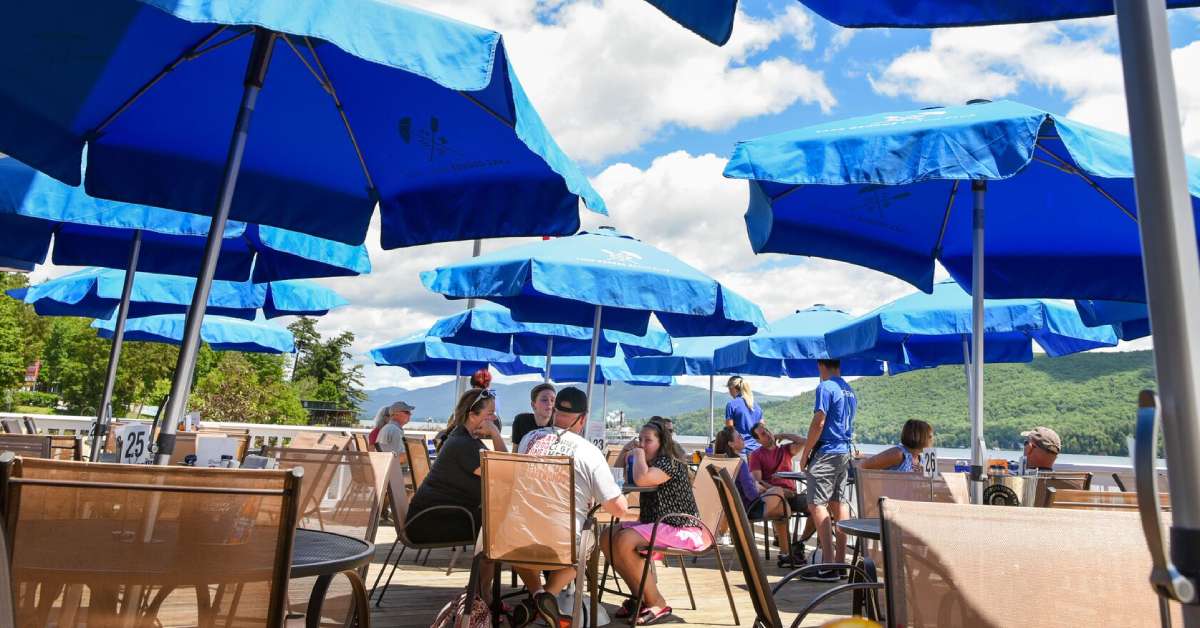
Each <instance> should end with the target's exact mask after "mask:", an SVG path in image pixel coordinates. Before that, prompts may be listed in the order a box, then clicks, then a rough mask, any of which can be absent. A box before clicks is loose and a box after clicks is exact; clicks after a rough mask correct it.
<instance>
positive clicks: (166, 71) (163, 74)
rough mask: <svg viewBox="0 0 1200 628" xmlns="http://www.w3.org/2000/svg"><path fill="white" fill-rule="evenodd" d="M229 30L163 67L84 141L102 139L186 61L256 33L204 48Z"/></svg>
mask: <svg viewBox="0 0 1200 628" xmlns="http://www.w3.org/2000/svg"><path fill="white" fill-rule="evenodd" d="M228 29H229V27H228V26H220V27H218V28H217V29H215V30H213V32H211V33H209V34H208V35H205V36H204V37H203V38H202V39H200V41H198V42H196V43H195V45H193V46H192V47H190V48H188V49H187V50H186V51H184V52H183V54H181V55H179V56H178V57H176V58H175V59H174V60H173V61H171V62H170V63H168V64H167V65H166V66H165V67H163V69H161V70H159V71H158V74H155V75H154V76H152V77H150V80H149V81H146V83H145V84H143V85H142V86H141V87H140V88H138V90H137V91H136V92H134V93H133V95H132V96H130V97H129V98H127V99H126V100H125V102H123V103H121V106H119V107H117V109H116V110H115V111H113V112H112V113H110V114H108V116H107V117H106V118H104V120H102V121H101V122H100V124H97V125H96V126H95V128H93V129H92V130H91V131H88V132H87V133H85V134H84V141H92V140H94V139H96V138H98V137H100V135H101V134H102V133H103V132H104V129H105V128H106V127H108V125H110V124H112V123H113V122H114V121H116V119H117V117H119V116H120V115H121V114H122V113H125V111H126V110H128V109H129V108H130V107H132V106H133V103H135V102H137V100H138V99H139V98H141V97H142V96H144V95H145V94H146V92H148V91H150V88H152V87H154V86H155V85H157V84H158V82H159V81H161V80H163V79H164V78H166V76H167V75H168V74H170V73H171V72H172V71H173V70H175V68H177V67H179V66H180V65H182V64H183V62H184V61H191V60H193V59H196V58H197V57H199V56H201V55H203V54H205V53H208V52H212V51H213V50H216V49H217V48H220V47H222V46H224V45H226V44H229V43H232V42H234V41H237V40H238V39H241V38H242V37H244V36H246V35H247V34H249V33H252V32H254V31H253V29H250V30H247V31H245V32H243V33H239V34H237V35H235V36H233V37H230V38H229V39H227V40H225V41H223V42H219V43H216V44H214V45H212V46H209V47H208V48H204V46H206V45H208V43H209V42H211V41H212V40H213V39H216V38H217V36H218V35H220V34H221V33H223V32H225V31H226V30H228Z"/></svg>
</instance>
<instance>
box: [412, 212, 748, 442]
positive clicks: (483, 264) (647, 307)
mask: <svg viewBox="0 0 1200 628" xmlns="http://www.w3.org/2000/svg"><path fill="white" fill-rule="evenodd" d="M421 282H422V283H423V284H425V287H427V288H429V289H430V290H433V291H434V292H440V293H442V294H444V295H446V296H448V297H450V298H471V297H475V298H483V299H487V300H489V301H492V302H495V303H498V304H500V305H503V306H506V307H508V308H509V309H510V310H511V311H512V316H513V318H514V319H516V320H520V321H531V322H539V323H566V324H570V325H577V326H590V327H591V328H592V348H591V351H590V355H591V358H592V364H591V370H592V372H593V373H594V371H595V368H594V367H595V364H594V362H595V356H596V354H597V352H598V349H599V342H600V339H601V333H600V332H601V331H602V330H617V331H623V332H627V333H632V334H639V335H640V334H645V333H646V331H647V329H648V328H649V324H650V317H651V315H652V314H653V315H654V316H655V317H656V318H657V319H658V321H659V323H661V324H662V327H663V328H664V329H665V330H666V332H667V333H668V334H670V335H671V336H672V337H693V336H709V335H722V334H725V335H739V334H741V335H748V334H751V333H754V332H755V331H756V330H757V329H758V328H759V327H760V326H762V325H764V324H765V322H764V321H763V318H762V313H761V312H760V311H759V309H758V307H757V306H755V305H754V304H753V303H751V302H749V301H747V300H746V299H745V298H743V297H742V296H741V295H738V294H737V293H736V292H733V291H732V290H729V289H728V288H726V287H725V286H723V285H721V284H720V283H719V282H717V281H716V280H714V279H713V278H711V277H709V276H707V275H705V274H704V273H702V272H700V271H698V270H696V269H695V268H692V267H691V266H688V265H687V264H685V263H683V262H682V261H680V260H679V259H677V258H675V257H673V256H671V255H668V254H667V253H664V252H663V251H660V250H658V249H656V248H654V247H652V246H650V245H648V244H645V243H643V242H641V241H640V240H637V239H636V238H633V237H631V236H628V235H625V234H622V233H619V232H617V231H615V230H613V229H611V228H602V229H600V230H599V231H597V232H581V233H579V234H577V235H574V236H571V237H567V238H557V239H554V240H547V241H542V242H537V243H534V244H528V245H523V246H516V247H512V248H509V249H504V250H501V251H496V252H494V253H489V254H487V255H483V256H480V257H476V258H472V259H470V260H466V261H463V262H459V263H457V264H453V265H450V266H443V267H441V268H438V269H436V270H433V271H427V272H424V273H421ZM594 380H595V377H594V375H589V376H588V377H587V382H588V392H589V396H590V392H591V385H592V382H593V381H594ZM599 419H600V417H596V422H589V425H588V433H589V439H593V440H596V441H600V440H602V439H603V429H604V426H603V424H602V422H601V421H599Z"/></svg>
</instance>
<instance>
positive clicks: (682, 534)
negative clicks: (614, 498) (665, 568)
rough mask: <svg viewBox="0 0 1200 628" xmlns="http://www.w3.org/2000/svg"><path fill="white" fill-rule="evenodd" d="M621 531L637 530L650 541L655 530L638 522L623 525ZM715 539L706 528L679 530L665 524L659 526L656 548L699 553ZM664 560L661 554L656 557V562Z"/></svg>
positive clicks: (649, 524)
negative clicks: (651, 533)
mask: <svg viewBox="0 0 1200 628" xmlns="http://www.w3.org/2000/svg"><path fill="white" fill-rule="evenodd" d="M621 529H622V530H625V529H632V530H636V531H637V533H638V534H640V535H642V538H643V539H646V540H647V541H649V540H650V532H651V530H653V529H654V524H653V523H639V522H637V521H626V522H623V523H622V524H621ZM712 542H713V539H712V537H710V536H709V535H708V533H707V532H705V531H704V528H691V527H689V528H679V527H675V526H673V525H667V524H665V523H660V524H658V534H657V535H656V536H655V537H654V546H655V547H669V548H673V549H681V550H687V551H691V552H698V551H700V550H702V549H704V548H706V547H708V546H709V545H712ZM660 558H662V556H661V555H660V554H657V553H656V554H655V555H654V560H659V559H660Z"/></svg>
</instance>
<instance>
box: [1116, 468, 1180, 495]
mask: <svg viewBox="0 0 1200 628" xmlns="http://www.w3.org/2000/svg"><path fill="white" fill-rule="evenodd" d="M1155 477H1156V478H1157V480H1158V491H1159V492H1160V493H1168V492H1170V490H1171V488H1170V486H1168V484H1167V473H1166V472H1165V471H1156V472H1155ZM1112 479H1113V482H1115V483H1116V485H1117V488H1119V489H1121V490H1122V491H1136V490H1137V482H1136V481H1135V480H1134V477H1133V471H1114V472H1113V474H1112Z"/></svg>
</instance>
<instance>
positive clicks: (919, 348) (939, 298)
mask: <svg viewBox="0 0 1200 628" xmlns="http://www.w3.org/2000/svg"><path fill="white" fill-rule="evenodd" d="M976 313H978V314H981V315H982V324H979V323H980V321H978V320H977V318H976ZM1035 342H1036V343H1037V344H1038V345H1039V346H1041V347H1042V349H1044V350H1045V351H1046V353H1047V354H1048V355H1050V356H1052V357H1057V356H1062V355H1068V354H1071V353H1077V352H1080V351H1087V350H1090V349H1097V348H1100V347H1112V346H1115V345H1116V344H1117V336H1116V334H1115V333H1114V332H1113V330H1112V328H1109V327H1088V326H1086V325H1084V324H1083V321H1081V320H1080V319H1079V314H1078V313H1077V312H1076V311H1075V308H1074V307H1072V306H1071V305H1070V304H1069V303H1067V302H1062V301H1056V300H1049V299H996V300H992V299H988V300H986V301H984V302H983V306H982V307H979V304H977V303H976V302H975V301H974V299H973V298H972V296H971V295H968V294H967V293H966V292H965V291H963V289H962V287H960V286H959V285H958V284H957V283H955V282H953V281H950V280H947V281H942V282H939V283H937V284H935V285H934V288H933V293H932V294H925V293H923V292H918V293H914V294H911V295H908V296H906V297H901V298H900V299H897V300H896V301H893V302H891V303H888V304H887V305H884V306H881V307H879V308H876V309H875V310H874V311H872V312H869V313H867V314H864V315H863V316H860V317H858V318H856V319H854V320H853V321H852V322H849V323H847V324H846V325H844V326H842V327H839V328H836V329H833V330H830V331H829V332H828V333H827V334H825V346H826V350H827V351H829V353H830V355H832V356H834V357H838V356H851V355H852V356H858V357H868V358H876V359H880V360H887V362H888V369H889V370H890V371H891V372H892V373H900V372H904V371H908V370H912V369H915V368H928V367H933V366H938V365H942V364H963V365H964V368H965V369H966V371H967V383H968V385H967V389H968V391H969V392H970V393H971V403H970V407H971V464H972V467H974V468H975V469H973V472H980V469H979V468H980V467H982V465H983V452H984V451H985V450H986V448H985V446H984V442H983V408H982V407H981V404H982V400H981V395H979V394H977V392H976V387H977V386H979V382H980V381H981V379H982V374H983V364H984V363H986V362H1028V361H1030V360H1032V359H1033V343H1035ZM980 347H982V351H981V350H980ZM981 355H982V360H980V359H979V356H981Z"/></svg>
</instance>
